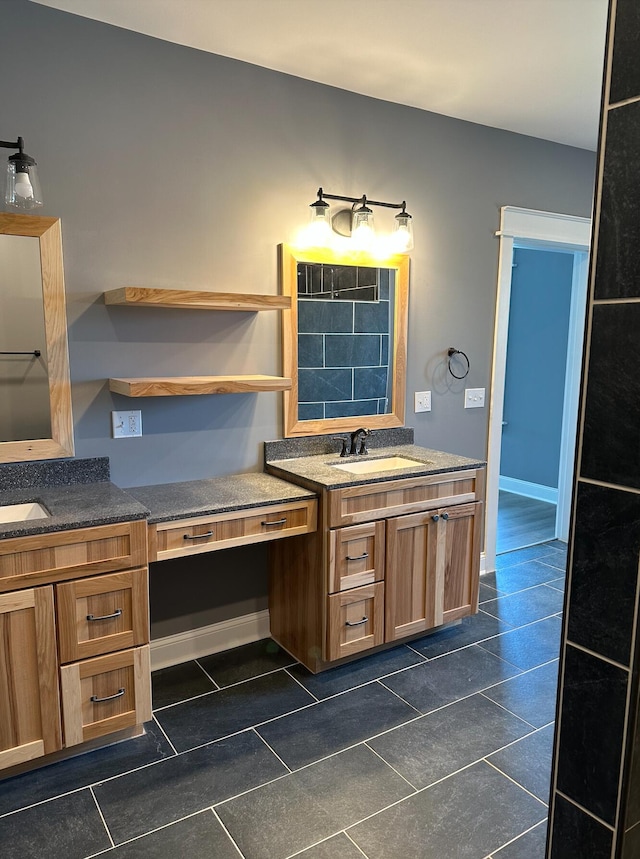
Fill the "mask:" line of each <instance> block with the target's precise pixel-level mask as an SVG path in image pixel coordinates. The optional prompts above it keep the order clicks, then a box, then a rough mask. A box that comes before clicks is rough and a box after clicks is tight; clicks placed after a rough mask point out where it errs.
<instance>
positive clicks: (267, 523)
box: [260, 516, 287, 525]
mask: <svg viewBox="0 0 640 859" xmlns="http://www.w3.org/2000/svg"><path fill="white" fill-rule="evenodd" d="M286 521H287V517H286V516H284V517H283V518H282V519H274V520H273V522H261V523H260V524H261V525H284V524H285V522H286Z"/></svg>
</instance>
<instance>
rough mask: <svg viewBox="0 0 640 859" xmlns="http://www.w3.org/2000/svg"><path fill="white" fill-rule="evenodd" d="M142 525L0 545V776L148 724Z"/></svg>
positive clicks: (76, 531)
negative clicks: (85, 743) (106, 736)
mask: <svg viewBox="0 0 640 859" xmlns="http://www.w3.org/2000/svg"><path fill="white" fill-rule="evenodd" d="M147 575H148V573H147V537H146V522H145V521H144V520H140V521H132V522H122V523H117V524H111V525H100V526H96V527H92V528H81V529H73V530H67V531H57V532H48V533H44V534H36V535H32V536H24V537H14V538H9V539H5V540H0V639H1V640H2V643H3V646H2V649H1V650H0V769H5V768H7V767H12V766H15V765H18V764H21V763H24V762H26V761H30V760H33V759H35V758H37V757H41V756H43V755H46V754H49V753H51V752H55V751H58V750H60V749H62V748H67V747H70V746H74V745H77V744H79V743H83V742H86V741H88V740H93V739H96V738H98V737H101V736H104V735H107V734H111V733H115V732H117V731H120V730H122V729H125V728H133V727H135V726H139V725H141V724H142V722H144V721H146V720H148V719H149V718H151V695H150V668H149V644H148V641H149V620H148V593H147Z"/></svg>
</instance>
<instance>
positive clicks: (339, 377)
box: [298, 370, 352, 403]
mask: <svg viewBox="0 0 640 859" xmlns="http://www.w3.org/2000/svg"><path fill="white" fill-rule="evenodd" d="M351 391H352V373H351V370H298V402H300V403H317V402H326V401H327V400H350V399H351Z"/></svg>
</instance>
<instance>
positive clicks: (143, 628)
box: [56, 568, 149, 662]
mask: <svg viewBox="0 0 640 859" xmlns="http://www.w3.org/2000/svg"><path fill="white" fill-rule="evenodd" d="M147 588H148V576H147V570H146V568H139V569H137V570H126V571H125V572H122V573H111V574H109V575H105V576H92V577H90V578H85V579H76V580H74V581H71V582H64V583H63V584H60V585H57V586H56V592H57V594H56V595H57V612H58V636H59V641H60V661H61V662H75V661H77V660H78V659H85V658H87V657H89V656H99V655H100V654H102V653H111V652H112V651H114V650H123V649H125V648H130V647H135V646H137V645H140V644H147V643H148V641H149V599H148V590H147Z"/></svg>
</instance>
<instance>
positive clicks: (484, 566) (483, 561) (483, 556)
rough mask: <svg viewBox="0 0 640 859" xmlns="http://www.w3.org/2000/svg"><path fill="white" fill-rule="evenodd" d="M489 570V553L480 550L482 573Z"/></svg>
mask: <svg viewBox="0 0 640 859" xmlns="http://www.w3.org/2000/svg"><path fill="white" fill-rule="evenodd" d="M486 572H487V555H486V553H485V552H480V575H482V574H483V573H486Z"/></svg>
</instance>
